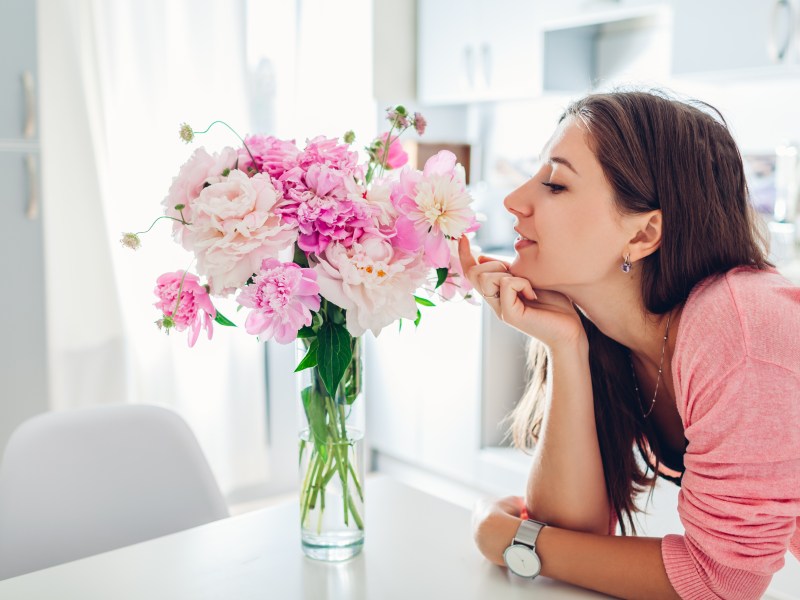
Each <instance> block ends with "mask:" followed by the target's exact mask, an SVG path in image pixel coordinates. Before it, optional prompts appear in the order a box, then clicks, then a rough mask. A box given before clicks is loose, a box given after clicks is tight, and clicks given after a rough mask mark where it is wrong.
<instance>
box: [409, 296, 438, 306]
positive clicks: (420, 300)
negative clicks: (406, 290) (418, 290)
mask: <svg viewBox="0 0 800 600" xmlns="http://www.w3.org/2000/svg"><path fill="white" fill-rule="evenodd" d="M414 300H416V301H417V304H422V306H436V305H435V304H434V303H433V302H431V301H430V300H427V299H426V298H420V297H419V296H414Z"/></svg>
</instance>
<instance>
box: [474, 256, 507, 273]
mask: <svg viewBox="0 0 800 600" xmlns="http://www.w3.org/2000/svg"><path fill="white" fill-rule="evenodd" d="M489 262H496V263H500V264H501V265H503V266H504V267H505V269H506V271H510V270H511V263H509V262H508V261H505V260H502V259H499V258H495V257H493V256H486V255H485V254H481V255H480V256H478V264H484V263H489Z"/></svg>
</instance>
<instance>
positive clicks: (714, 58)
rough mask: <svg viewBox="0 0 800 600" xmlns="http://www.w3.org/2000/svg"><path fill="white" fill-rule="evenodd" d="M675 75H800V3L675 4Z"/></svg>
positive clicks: (674, 0) (683, 0) (686, 0)
mask: <svg viewBox="0 0 800 600" xmlns="http://www.w3.org/2000/svg"><path fill="white" fill-rule="evenodd" d="M670 3H671V4H672V7H673V10H674V17H673V19H674V22H673V29H672V31H673V43H672V71H673V75H675V76H692V75H698V76H699V75H724V74H726V73H727V74H734V73H735V74H737V75H738V74H741V73H742V72H749V73H752V74H765V75H780V74H782V73H791V74H800V2H798V1H797V0H739V1H738V2H736V3H735V5H733V4H731V3H730V2H727V1H726V0H703V1H702V2H696V1H695V0H671V2H670Z"/></svg>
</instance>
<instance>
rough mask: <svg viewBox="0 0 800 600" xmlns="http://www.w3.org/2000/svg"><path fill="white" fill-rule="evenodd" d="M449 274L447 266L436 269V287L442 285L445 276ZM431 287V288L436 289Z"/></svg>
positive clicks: (445, 278)
mask: <svg viewBox="0 0 800 600" xmlns="http://www.w3.org/2000/svg"><path fill="white" fill-rule="evenodd" d="M449 274H450V270H449V269H448V268H447V267H442V268H441V269H436V288H440V287H442V284H443V283H444V282H445V281H446V280H447V276H448V275H449ZM436 288H433V289H436Z"/></svg>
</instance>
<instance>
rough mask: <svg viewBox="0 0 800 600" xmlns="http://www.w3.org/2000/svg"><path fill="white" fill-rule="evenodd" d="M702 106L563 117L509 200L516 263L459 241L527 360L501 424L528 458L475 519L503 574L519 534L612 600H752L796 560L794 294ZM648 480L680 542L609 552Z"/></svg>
mask: <svg viewBox="0 0 800 600" xmlns="http://www.w3.org/2000/svg"><path fill="white" fill-rule="evenodd" d="M698 106H702V107H703V110H701V109H700V108H698ZM709 109H711V107H709V106H707V105H700V104H699V103H698V104H697V105H690V104H686V103H683V102H678V101H676V100H672V99H669V98H665V97H663V96H661V95H657V94H651V93H643V92H618V93H610V94H597V95H591V96H588V97H586V98H584V99H583V100H580V101H578V102H576V103H574V104H573V105H571V106H570V107H569V108H568V109H567V110H566V112H565V114H564V115H563V116H562V118H561V120H560V122H559V126H558V128H557V129H556V131H555V133H554V135H553V137H552V138H551V139H550V141H549V142H548V144H547V145H546V147H545V149H544V152H543V155H542V162H541V168H540V169H539V171H538V172H537V173H536V174H535V175H534V176H533V178H532V179H531V180H530V181H528V182H527V183H525V184H524V185H522V186H521V187H520V188H518V189H517V190H515V191H514V192H513V193H511V194H510V195H509V196H508V197H507V198H506V200H505V206H506V209H507V210H508V211H510V212H511V213H512V214H513V215H514V216H515V217H516V219H517V223H516V227H515V230H516V231H517V233H518V234H519V237H518V239H517V242H516V244H515V249H516V251H517V254H516V257H515V258H514V260H513V262H511V263H506V262H503V261H498V260H494V259H490V258H488V257H484V256H481V257H479V258H478V259H477V260H476V259H475V257H474V256H473V255H472V254H471V253H470V249H469V244H468V242H467V241H466V240H464V239H462V240H461V241H460V246H459V252H460V258H461V263H462V266H463V267H464V270H465V274H466V276H467V277H468V279H469V280H470V282H471V283H472V285H473V286H474V287H475V288H476V290H477V291H479V292H480V293H481V294H482V295H483V296H484V297H485V298H486V301H487V303H488V304H489V306H491V308H492V309H493V310H494V311H495V312H496V313H497V315H498V316H499V317H500V318H501V319H502V320H503V321H505V322H506V323H508V324H509V325H511V326H513V327H516V328H517V329H519V330H521V331H523V332H524V333H526V334H528V335H530V336H531V337H532V338H535V340H539V341H540V342H541V344H539V345H538V347H537V346H532V350H531V358H532V361H531V362H532V368H533V377H532V382H531V385H530V388H529V390H528V392H527V393H526V396H525V398H523V400H522V401H521V402H520V404H519V406H518V407H517V409H516V411H515V414H514V415H513V417H514V424H513V430H514V434H515V435H514V437H515V441H517V442H518V443H520V444H522V445H526V446H527V445H531V444H532V442H536V443H535V444H533V446H534V452H533V463H532V467H531V472H530V476H529V480H528V485H527V490H526V496H525V498H524V499H522V498H516V497H511V498H505V499H503V500H500V501H498V502H495V503H493V504H487V505H485V506H483V507H482V508H481V509H479V510H478V511H477V512H476V515H475V539H476V542H477V544H478V547H479V549H480V551H481V552H482V553H483V554H484V555H485V556H486V558H488V559H489V560H491V561H493V562H495V563H497V564H500V565H503V564H509V566H511V567H512V570H514V571H515V572H518V573H520V572H524V571H525V569H524V568H522V567H515V566H514V565H513V564H512V563H511V562H508V561H510V560H511V559H510V558H509V557H510V556H511V555H507V556H506V560H504V554H505V552H506V549H507V548H508V547H509V546H512V545H516V546H519V543H520V540H523V541H524V539H525V535H523V529H525V526H523V525H521V524H522V523H523V521H525V520H526V519H529V518H530V519H535V520H536V521H540V522H542V523H543V524H544V525H545V526H544V527H541V525H536V524H535V521H531V522H528V523H527V526H528V529H525V530H526V531H528V532H529V534H530V531H531V529H530V527H532V528H533V530H535V531H534V534H535V533H536V532H538V538H536V539H535V548H534V549H533V550H527V552H532V551H535V553H536V554H537V555H538V557H539V560H540V561H541V573H542V574H543V575H545V576H548V577H552V578H555V579H560V580H563V581H566V582H569V583H573V584H576V585H580V586H583V587H587V588H591V589H594V590H597V591H600V592H604V593H606V594H610V595H613V596H618V597H622V598H648V599H652V598H678V597H680V598H759V597H760V596H761V594H762V593H763V592H764V590H765V589H766V587H767V586H768V584H769V582H770V579H771V576H772V574H773V573H774V572H775V571H777V570H778V569H780V568H781V566H783V562H784V555H785V553H786V551H787V549H790V548H791V550H792V552H794V554H795V556H800V527H798V523H800V288H797V287H793V286H792V285H791V284H790V283H789V282H788V281H787V280H786V279H784V278H783V277H781V276H780V275H779V274H778V273H777V271H775V269H774V268H773V267H772V265H770V263H768V262H767V260H766V257H765V255H764V251H763V249H762V244H761V243H760V238H759V236H758V234H757V230H756V226H755V220H754V217H753V216H752V213H751V208H750V205H749V203H748V193H747V187H746V183H745V178H744V173H743V167H742V160H741V156H740V154H739V151H738V149H737V147H736V144H735V142H734V141H733V139H732V137H731V135H730V133H729V132H728V130H727V127H726V125H725V123H724V120H722V117H721V116H720V115H719V114H718V113H717V116H718V117H719V119H717V118H714V117H712V116H711V115H710V114H709V112H710V111H709ZM711 110H713V109H711ZM706 111H708V112H706ZM634 448H638V454H640V456H641V457H644V459H645V460H646V461H648V466H649V467H650V469H648V468H647V467H645V466H644V463H643V462H642V460H641V458H639V459H638V460H637V456H636V454H637V453H635V452H634ZM653 472H657V473H659V474H660V475H662V476H665V477H667V478H669V479H670V480H671V481H674V482H675V483H677V484H678V485H680V486H682V487H681V492H680V495H679V502H678V512H679V515H680V518H681V521H682V523H683V525H684V528H685V534H684V535H668V536H666V537H665V538H663V539H660V538H643V537H617V536H613V535H609V534H612V533H613V532H614V531H615V529H616V525H617V523H618V522H619V523H620V525H621V528H622V531H623V534H624V533H625V532H626V531H628V526H631V527H633V520H632V516H633V514H634V512H635V511H636V508H635V506H634V504H633V499H634V497H635V496H636V494H637V493H638V492H640V491H643V490H644V489H647V488H648V487H650V486H651V485H652V484H654V482H655V475H654V474H653ZM609 515H610V516H611V518H610V519H609ZM539 528H541V530H540V531H539ZM634 532H635V529H634ZM534 534H531V535H533V537H535V535H534ZM531 539H532V538H531ZM512 540H515V542H514V544H512ZM524 545H525V546H527V547H530V546H533V545H534V544H532V543H527V544H524ZM520 564H521V563H520ZM534 570H535V569H534ZM529 574H532V573H529Z"/></svg>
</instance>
